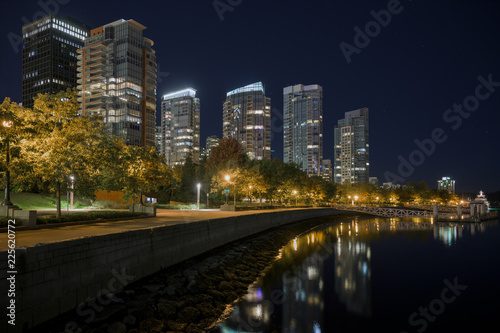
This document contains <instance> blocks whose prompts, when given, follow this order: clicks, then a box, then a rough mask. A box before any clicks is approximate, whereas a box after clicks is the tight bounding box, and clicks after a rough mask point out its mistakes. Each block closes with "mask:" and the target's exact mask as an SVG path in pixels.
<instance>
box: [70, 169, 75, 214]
mask: <svg viewBox="0 0 500 333" xmlns="http://www.w3.org/2000/svg"><path fill="white" fill-rule="evenodd" d="M69 178H70V179H71V193H70V201H71V210H73V197H74V192H73V189H74V188H75V187H74V184H75V177H74V176H69Z"/></svg>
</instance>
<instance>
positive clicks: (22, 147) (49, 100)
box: [12, 90, 106, 216]
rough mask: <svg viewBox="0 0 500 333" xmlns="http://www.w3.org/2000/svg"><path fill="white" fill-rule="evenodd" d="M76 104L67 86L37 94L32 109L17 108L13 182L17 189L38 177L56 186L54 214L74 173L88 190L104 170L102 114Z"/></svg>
mask: <svg viewBox="0 0 500 333" xmlns="http://www.w3.org/2000/svg"><path fill="white" fill-rule="evenodd" d="M78 108H79V104H78V101H77V94H76V91H75V90H72V91H71V90H68V91H66V92H59V93H57V94H54V95H49V94H46V95H38V97H37V98H36V99H35V104H34V108H33V109H28V108H19V110H18V111H19V112H18V118H19V121H18V125H17V126H16V130H17V131H18V134H17V135H18V141H17V143H16V144H15V149H16V150H17V156H16V157H17V158H16V159H14V160H13V161H12V171H13V174H14V178H13V179H14V182H15V183H16V185H17V186H18V187H19V188H21V189H22V188H24V187H27V186H28V185H31V184H32V183H33V182H38V183H40V184H45V185H48V186H49V187H50V188H52V189H53V190H55V192H56V196H57V204H56V206H57V216H60V215H61V191H62V188H63V187H67V185H68V183H69V182H70V179H69V177H70V176H73V177H75V179H76V182H77V184H78V186H77V191H79V193H81V194H82V195H86V196H91V195H93V193H94V192H95V190H96V189H97V188H98V185H99V183H98V181H97V180H98V179H99V175H100V173H101V171H102V161H101V156H103V155H104V152H103V149H104V145H103V138H104V137H106V130H105V127H104V125H103V123H102V121H101V120H100V118H97V117H91V116H79V115H78V114H77V112H78Z"/></svg>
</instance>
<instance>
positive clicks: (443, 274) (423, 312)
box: [220, 217, 500, 333]
mask: <svg viewBox="0 0 500 333" xmlns="http://www.w3.org/2000/svg"><path fill="white" fill-rule="evenodd" d="M499 265H500V227H499V223H498V221H496V220H495V221H490V222H482V223H477V224H466V223H464V224H459V223H441V222H439V223H432V222H430V221H429V220H426V219H394V218H391V219H388V218H373V217H369V218H367V217H359V218H351V219H344V220H342V221H336V222H331V223H327V224H324V225H321V226H320V227H317V228H315V229H313V230H310V231H308V232H306V233H304V234H302V235H299V236H298V237H297V238H295V239H294V240H293V241H291V242H290V243H289V244H288V245H286V246H285V247H284V248H283V249H282V250H281V253H280V256H279V257H278V259H277V260H276V261H275V262H274V263H273V265H272V266H271V267H270V268H269V269H268V270H267V271H266V272H265V274H264V275H263V276H262V277H261V278H260V279H259V280H258V281H257V283H256V284H255V285H253V286H252V287H251V288H250V289H249V293H248V295H246V297H245V299H244V300H242V301H241V302H239V303H238V304H237V305H236V307H235V309H234V311H233V312H232V314H231V317H230V318H228V319H227V320H226V321H225V322H224V323H222V325H221V326H220V328H221V331H222V332H314V333H319V332H408V333H411V332H420V333H421V332H483V331H491V329H487V328H488V327H497V317H498V316H499V314H500V313H499V312H500V311H499V310H500V285H499V284H500V275H499V273H500V268H499ZM496 330H497V329H495V330H493V331H496Z"/></svg>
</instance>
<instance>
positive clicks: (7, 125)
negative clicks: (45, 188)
mask: <svg viewBox="0 0 500 333" xmlns="http://www.w3.org/2000/svg"><path fill="white" fill-rule="evenodd" d="M13 125H14V122H13V121H12V120H4V121H3V122H2V126H3V127H4V128H5V129H6V130H8V129H10V128H11V127H12V126H13ZM5 145H6V152H5V167H6V169H5V198H4V200H3V201H2V206H13V204H12V201H10V170H9V162H10V147H9V135H8V134H6V135H5Z"/></svg>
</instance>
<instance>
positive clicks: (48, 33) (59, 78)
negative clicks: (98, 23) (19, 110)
mask: <svg viewBox="0 0 500 333" xmlns="http://www.w3.org/2000/svg"><path fill="white" fill-rule="evenodd" d="M22 32H23V50H22V75H23V77H22V95H23V96H22V102H23V106H24V107H27V108H32V107H33V104H34V102H33V98H35V97H36V96H37V95H38V94H47V93H48V94H55V93H57V92H59V91H61V90H66V89H68V88H74V87H76V80H77V76H76V74H77V64H76V63H77V52H76V50H78V49H80V48H82V47H83V40H84V39H85V38H87V37H88V36H89V32H90V27H89V26H87V25H85V24H83V23H81V22H79V21H76V20H75V19H72V18H70V17H65V18H61V17H57V16H54V15H47V16H45V17H42V18H41V19H38V20H36V21H34V22H33V23H29V24H26V25H24V26H23V29H22Z"/></svg>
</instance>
